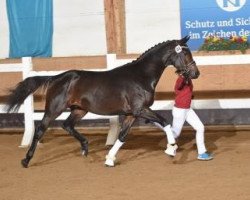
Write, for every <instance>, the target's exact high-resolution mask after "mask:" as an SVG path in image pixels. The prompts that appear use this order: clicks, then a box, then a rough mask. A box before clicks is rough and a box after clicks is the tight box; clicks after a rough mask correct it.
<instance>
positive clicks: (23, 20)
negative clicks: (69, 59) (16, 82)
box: [6, 0, 53, 58]
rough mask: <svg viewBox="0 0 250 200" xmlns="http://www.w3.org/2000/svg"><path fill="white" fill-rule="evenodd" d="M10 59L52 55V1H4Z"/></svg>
mask: <svg viewBox="0 0 250 200" xmlns="http://www.w3.org/2000/svg"><path fill="white" fill-rule="evenodd" d="M6 5H7V13H8V20H9V30H10V50H9V57H10V58H19V57H24V56H31V57H50V56H51V55H52V34H53V16H52V13H53V2H52V0H6Z"/></svg>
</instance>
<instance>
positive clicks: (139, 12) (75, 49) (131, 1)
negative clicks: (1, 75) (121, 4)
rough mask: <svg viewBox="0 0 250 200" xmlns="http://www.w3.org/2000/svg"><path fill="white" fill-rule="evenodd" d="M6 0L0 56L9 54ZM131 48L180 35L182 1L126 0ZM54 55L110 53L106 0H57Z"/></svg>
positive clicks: (0, 8)
mask: <svg viewBox="0 0 250 200" xmlns="http://www.w3.org/2000/svg"><path fill="white" fill-rule="evenodd" d="M5 2H6V1H5V0H0V47H1V48H0V58H6V57H8V54H9V27H8V20H7V13H6V5H5ZM125 2H126V4H125V6H126V37H127V52H128V53H142V52H144V51H146V50H147V49H148V48H150V47H152V46H154V45H155V44H157V43H159V42H163V41H166V40H169V39H179V38H180V13H179V1H173V0H154V1H152V0H126V1H125ZM53 3H54V5H53V7H54V10H53V12H54V13H53V15H54V34H53V56H54V57H63V56H83V55H103V54H106V52H107V48H106V32H105V18H104V5H103V0H72V1H69V0H53Z"/></svg>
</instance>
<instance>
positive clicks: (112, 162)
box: [105, 159, 115, 167]
mask: <svg viewBox="0 0 250 200" xmlns="http://www.w3.org/2000/svg"><path fill="white" fill-rule="evenodd" d="M105 166H106V167H114V166H115V163H114V161H113V160H109V159H107V160H106V161H105Z"/></svg>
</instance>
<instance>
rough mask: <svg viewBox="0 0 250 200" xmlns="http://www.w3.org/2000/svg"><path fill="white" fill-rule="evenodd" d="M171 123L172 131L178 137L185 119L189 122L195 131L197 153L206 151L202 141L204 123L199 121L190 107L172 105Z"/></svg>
mask: <svg viewBox="0 0 250 200" xmlns="http://www.w3.org/2000/svg"><path fill="white" fill-rule="evenodd" d="M172 114H173V123H172V132H173V134H174V137H175V138H178V137H179V136H180V134H181V130H182V128H183V125H184V123H185V121H186V122H187V123H188V124H190V125H191V126H192V127H193V129H194V130H195V131H196V145H197V150H198V154H202V153H204V152H206V151H207V150H206V147H205V143H204V130H205V129H204V125H203V123H202V122H201V120H200V118H199V117H198V116H197V114H196V113H195V112H194V110H193V109H192V108H189V109H183V108H177V107H175V106H174V107H173V110H172Z"/></svg>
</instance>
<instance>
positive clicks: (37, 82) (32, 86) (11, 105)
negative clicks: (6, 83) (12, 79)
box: [6, 76, 52, 113]
mask: <svg viewBox="0 0 250 200" xmlns="http://www.w3.org/2000/svg"><path fill="white" fill-rule="evenodd" d="M50 80H52V76H34V77H29V78H26V79H25V80H23V81H21V82H20V83H18V84H17V86H16V88H14V89H11V90H9V92H10V94H9V96H8V99H7V106H6V111H7V112H8V113H9V112H11V111H17V110H18V109H19V108H20V106H21V105H22V103H23V102H24V100H25V99H26V98H27V97H28V96H29V95H30V94H32V93H33V92H35V91H36V90H37V89H38V88H40V87H41V86H44V87H47V86H48V84H49V82H50Z"/></svg>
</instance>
